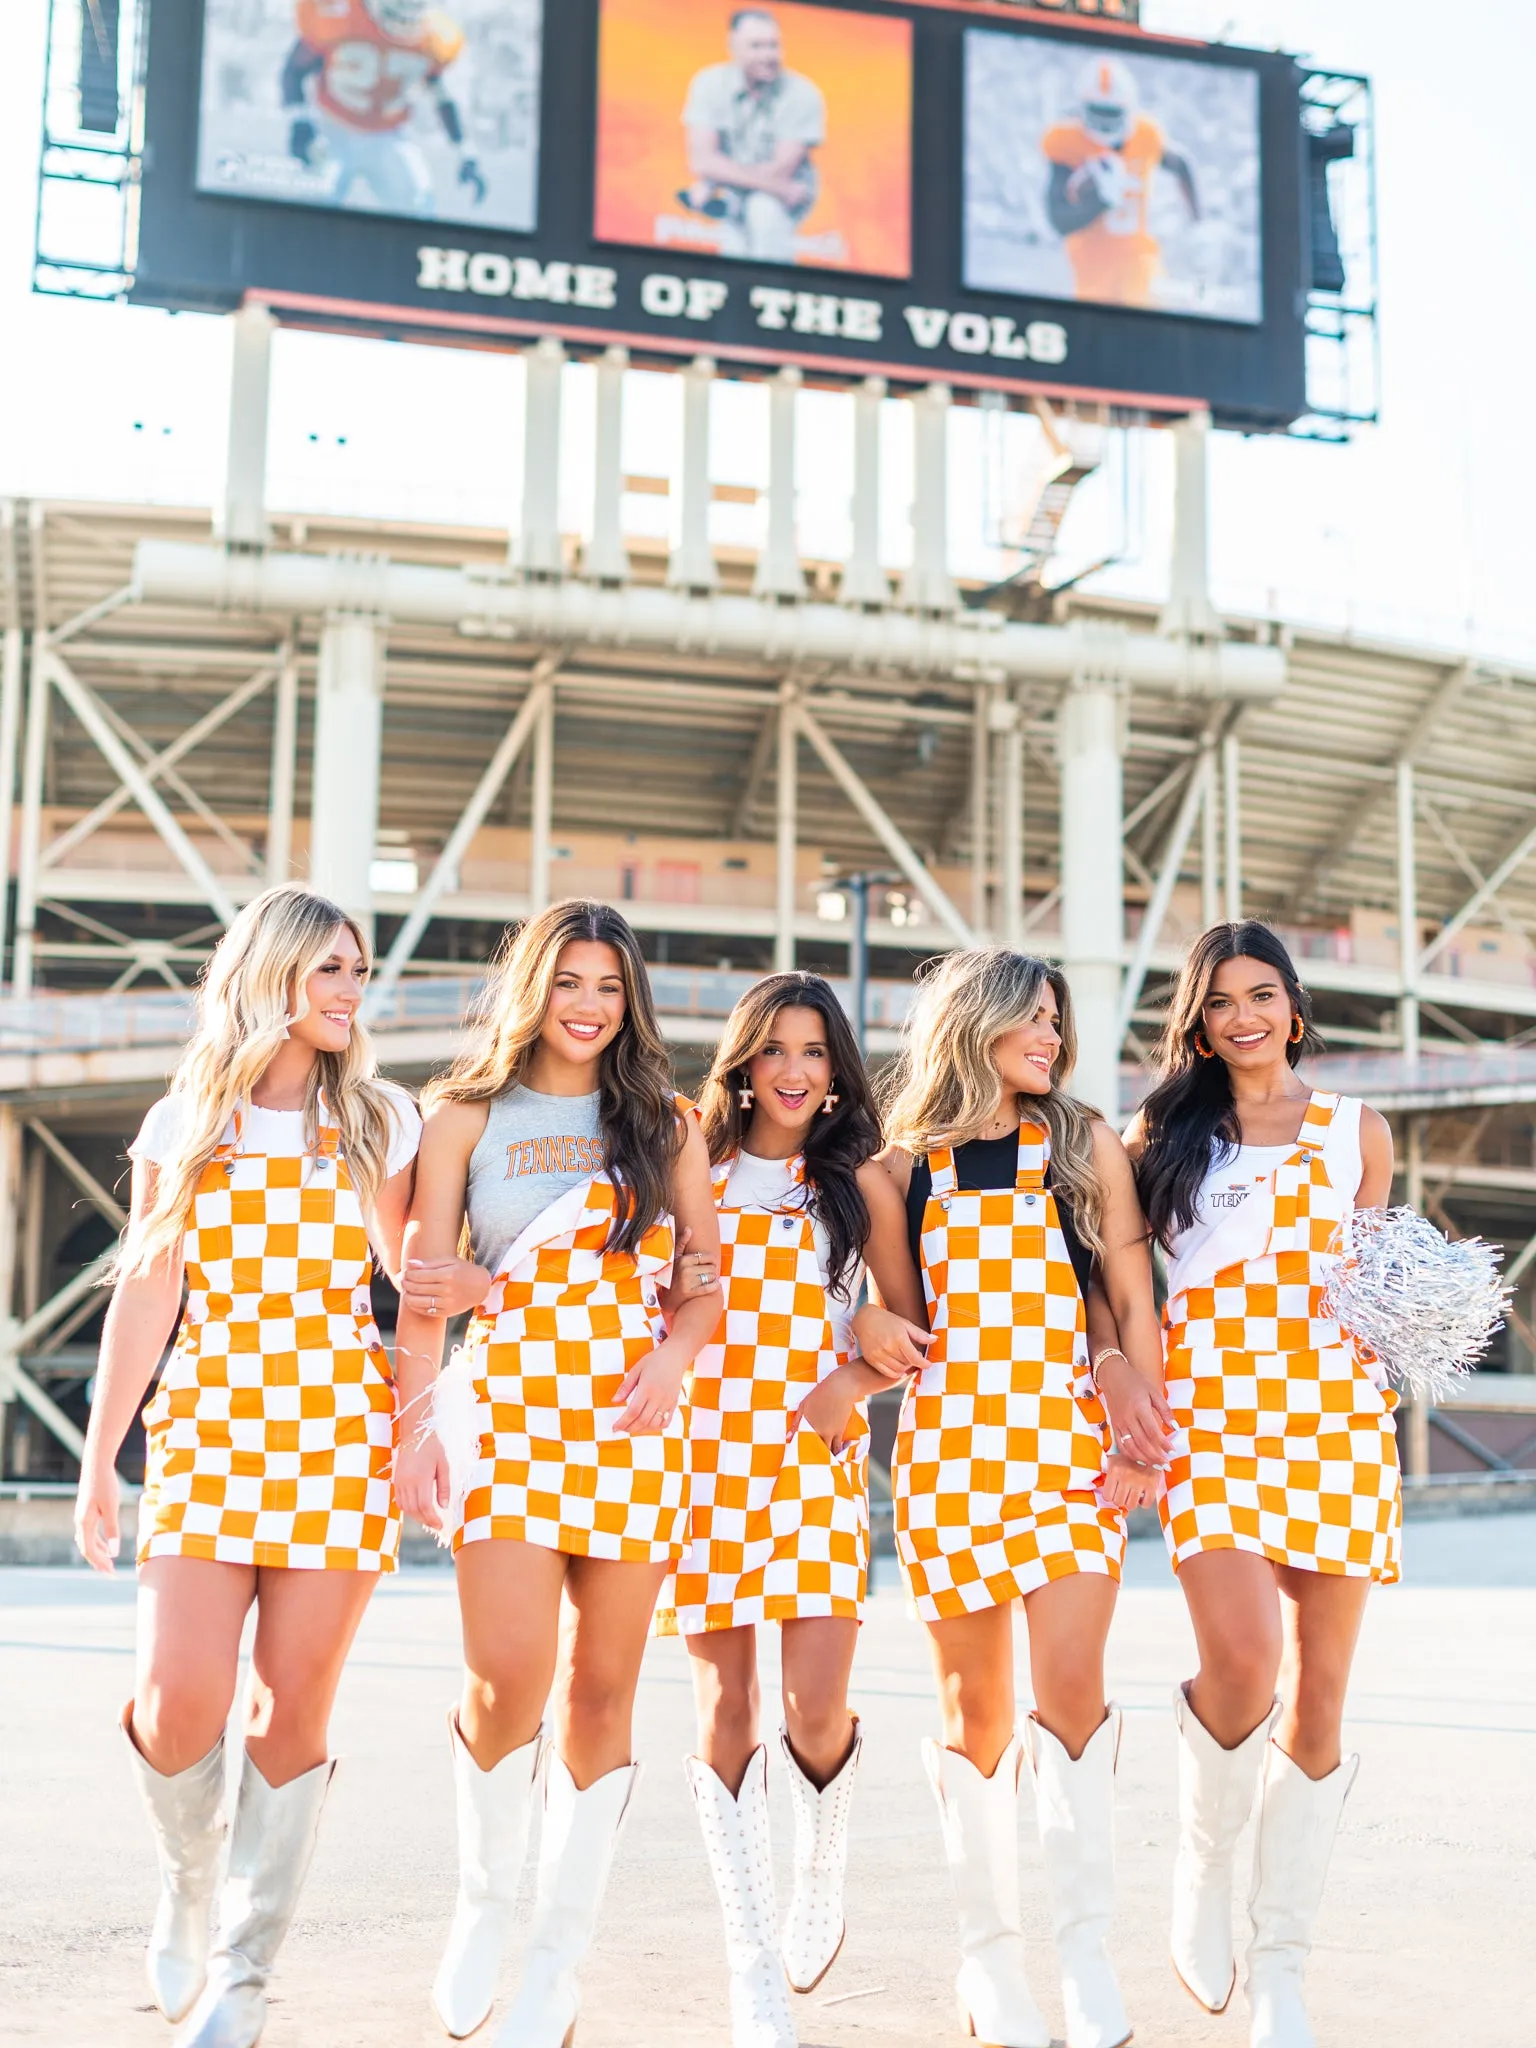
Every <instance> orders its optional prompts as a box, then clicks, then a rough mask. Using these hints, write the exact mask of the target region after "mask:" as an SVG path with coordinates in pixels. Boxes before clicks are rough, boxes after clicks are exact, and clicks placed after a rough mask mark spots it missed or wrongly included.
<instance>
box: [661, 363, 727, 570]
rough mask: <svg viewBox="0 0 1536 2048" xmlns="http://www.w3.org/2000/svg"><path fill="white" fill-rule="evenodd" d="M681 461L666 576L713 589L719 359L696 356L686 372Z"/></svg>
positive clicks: (684, 377)
mask: <svg viewBox="0 0 1536 2048" xmlns="http://www.w3.org/2000/svg"><path fill="white" fill-rule="evenodd" d="M682 379H683V462H682V477H681V480H680V487H679V492H678V508H677V531H676V544H675V545H674V547H673V549H672V559H671V561H670V562H669V564H668V566H667V581H668V583H670V584H671V585H672V586H673V588H674V589H678V590H713V589H714V587H715V585H716V584H717V583H718V582H719V580H720V578H719V572H718V571H717V570H716V568H715V556H714V550H713V549H712V548H711V547H710V544H709V505H710V496H711V491H712V485H711V481H710V474H709V401H710V394H711V392H712V391H713V389H714V382H715V365H714V362H713V360H712V359H711V358H710V357H709V356H697V357H695V359H694V360H693V361H692V362H691V363H690V364H689V365H688V367H687V369H686V370H684V371H683V372H682Z"/></svg>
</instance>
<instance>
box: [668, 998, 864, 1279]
mask: <svg viewBox="0 0 1536 2048" xmlns="http://www.w3.org/2000/svg"><path fill="white" fill-rule="evenodd" d="M800 1009H804V1010H814V1011H815V1012H816V1014H817V1016H818V1017H820V1019H821V1026H822V1031H823V1033H824V1035H825V1037H826V1041H827V1053H828V1056H829V1058H830V1059H831V1062H832V1075H833V1079H832V1089H833V1091H834V1092H835V1094H836V1096H837V1103H836V1106H835V1107H834V1109H833V1110H832V1112H831V1114H830V1115H828V1116H823V1115H820V1114H818V1115H816V1116H813V1117H812V1118H811V1128H810V1130H809V1131H808V1132H807V1133H806V1139H805V1146H804V1156H805V1179H806V1186H807V1187H808V1188H809V1190H810V1198H811V1204H812V1207H813V1208H814V1209H815V1212H816V1215H817V1218H818V1220H819V1221H820V1222H821V1223H822V1224H823V1225H825V1227H826V1232H827V1240H828V1244H829V1247H830V1250H831V1260H830V1267H831V1270H830V1271H829V1272H828V1274H827V1281H828V1284H829V1285H830V1287H831V1288H832V1291H833V1292H834V1293H836V1294H842V1293H845V1292H846V1290H847V1286H848V1283H849V1281H850V1280H851V1279H852V1277H853V1274H854V1271H855V1269H856V1268H857V1266H858V1262H859V1260H860V1258H861V1257H862V1256H863V1252H864V1246H865V1244H866V1242H867V1241H868V1238H869V1209H868V1206H867V1204H866V1203H865V1200H864V1195H863V1192H862V1190H861V1189H860V1187H859V1179H858V1175H859V1168H860V1167H861V1166H863V1165H864V1163H865V1161H866V1160H870V1159H873V1158H874V1156H875V1154H876V1153H877V1152H878V1151H879V1150H880V1119H879V1117H878V1115H877V1114H876V1112H875V1102H874V1095H873V1092H872V1091H871V1088H870V1085H869V1075H868V1073H867V1071H866V1070H865V1066H864V1055H863V1054H862V1053H861V1052H860V1051H859V1047H858V1041H857V1040H856V1039H855V1037H854V1035H853V1027H852V1026H851V1025H850V1024H849V1022H848V1019H847V1017H846V1016H845V1015H844V1014H843V1006H842V1004H841V1003H840V1002H839V1001H838V1000H837V997H836V996H835V995H834V994H833V992H832V988H831V985H830V983H828V982H826V981H823V980H822V978H821V976H820V975H819V974H800V973H794V974H770V975H768V976H767V977H766V978H765V979H764V980H762V981H758V982H754V983H753V985H752V987H751V988H749V989H748V990H747V992H746V994H745V995H744V996H743V997H742V998H741V1000H740V1001H739V1002H738V1003H737V1005H736V1007H735V1008H734V1009H733V1010H732V1012H731V1014H730V1016H729V1017H727V1019H726V1020H725V1032H724V1035H723V1036H722V1038H721V1040H720V1046H719V1050H718V1051H717V1052H716V1054H715V1061H714V1065H713V1066H712V1067H711V1068H710V1070H709V1078H708V1079H707V1080H706V1081H705V1083H704V1088H703V1092H702V1094H701V1095H700V1096H699V1113H700V1115H701V1116H702V1117H703V1120H704V1137H705V1141H706V1142H707V1144H708V1146H709V1156H710V1160H711V1162H712V1163H714V1164H717V1165H718V1163H719V1162H720V1161H721V1160H722V1159H728V1158H730V1156H731V1154H732V1153H734V1152H736V1151H738V1150H739V1149H740V1146H741V1141H742V1137H743V1135H744V1133H745V1131H746V1128H747V1125H748V1124H749V1123H750V1122H751V1120H752V1112H751V1110H750V1109H743V1108H742V1106H741V1101H740V1094H739V1091H740V1090H741V1089H742V1088H743V1087H745V1086H746V1081H747V1069H748V1067H749V1066H750V1064H751V1062H752V1061H753V1060H754V1059H756V1057H757V1055H758V1054H759V1053H760V1052H761V1051H762V1050H763V1048H764V1046H766V1045H768V1044H769V1043H770V1042H771V1041H772V1039H773V1036H774V1032H775V1029H776V1028H777V1025H778V1020H779V1013H780V1011H781V1010H800Z"/></svg>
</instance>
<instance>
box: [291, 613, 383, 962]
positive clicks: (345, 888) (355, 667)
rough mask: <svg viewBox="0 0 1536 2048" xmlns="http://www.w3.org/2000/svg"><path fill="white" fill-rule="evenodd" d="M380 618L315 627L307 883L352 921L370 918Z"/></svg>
mask: <svg viewBox="0 0 1536 2048" xmlns="http://www.w3.org/2000/svg"><path fill="white" fill-rule="evenodd" d="M384 642H385V628H384V622H383V620H382V619H379V618H375V617H371V616H370V615H368V614H367V613H362V612H333V613H331V614H330V616H329V617H328V618H327V619H326V621H325V624H324V626H322V628H321V630H320V666H319V673H318V675H317V677H316V681H315V743H314V756H313V761H312V764H311V768H310V811H309V885H310V887H311V888H312V889H314V890H316V891H317V892H318V893H319V894H320V895H322V896H329V897H331V898H332V899H333V900H334V901H335V902H336V903H338V904H339V905H340V906H341V908H342V909H343V910H345V911H348V912H349V913H350V914H351V915H352V916H353V917H357V918H360V919H362V920H363V921H364V922H365V923H369V924H371V922H372V919H373V883H372V869H373V854H374V845H375V842H376V841H377V838H378V830H379V753H380V746H381V743H382V739H383V726H384Z"/></svg>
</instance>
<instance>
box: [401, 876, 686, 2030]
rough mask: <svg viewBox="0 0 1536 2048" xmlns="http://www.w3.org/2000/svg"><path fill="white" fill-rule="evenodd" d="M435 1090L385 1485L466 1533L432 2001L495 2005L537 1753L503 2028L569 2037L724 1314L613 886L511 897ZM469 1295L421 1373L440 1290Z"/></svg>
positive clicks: (641, 970)
mask: <svg viewBox="0 0 1536 2048" xmlns="http://www.w3.org/2000/svg"><path fill="white" fill-rule="evenodd" d="M427 1099H428V1105H429V1107H428V1114H427V1122H426V1129H425V1131H424V1132H423V1136H422V1155H421V1160H420V1164H419V1169H418V1174H417V1182H416V1197H415V1201H414V1204H413V1207H412V1211H411V1221H410V1226H409V1231H408V1236H407V1248H408V1250H409V1251H410V1252H411V1253H412V1255H413V1257H414V1259H415V1261H416V1262H417V1263H414V1264H412V1265H411V1266H410V1267H409V1268H408V1269H407V1279H406V1285H405V1293H404V1300H403V1306H402V1310H401V1317H400V1333H399V1346H398V1372H399V1378H400V1386H401V1392H402V1396H403V1398H404V1400H405V1402H406V1403H407V1404H409V1403H411V1402H414V1401H418V1400H421V1401H424V1397H426V1396H427V1395H429V1394H430V1395H432V1396H433V1398H432V1405H431V1407H430V1409H428V1410H427V1411H426V1413H425V1414H423V1413H422V1411H421V1410H418V1411H417V1418H418V1419H417V1420H416V1422H415V1423H414V1424H413V1425H411V1424H408V1426H407V1429H406V1431H405V1434H404V1441H403V1443H402V1448H401V1452H400V1457H399V1461H398V1467H397V1485H398V1488H399V1494H400V1502H401V1506H402V1507H403V1508H404V1509H405V1510H406V1511H407V1512H408V1513H412V1514H415V1515H417V1516H419V1517H420V1518H421V1520H423V1521H424V1522H426V1523H428V1524H429V1525H430V1526H434V1527H444V1525H446V1533H451V1536H452V1542H453V1547H454V1553H455V1563H456V1566H457V1570H458V1586H459V1604H460V1608H461V1610H462V1619H463V1632H464V1661H465V1665H466V1672H465V1681H464V1689H463V1694H462V1697H461V1699H460V1702H459V1705H458V1707H457V1709H456V1710H455V1711H454V1712H453V1713H452V1714H451V1715H450V1717H449V1733H450V1737H451V1742H452V1749H453V1763H454V1779H455V1786H456V1791H457V1807H458V1820H459V1892H458V1903H457V1907H456V1910H455V1914H454V1921H453V1927H452V1931H451V1933H450V1935H449V1938H448V1947H447V1951H446V1953H445V1954H444V1957H443V1960H442V1964H441V1966H440V1968H439V1970H438V1973H437V1978H436V1982H435V1984H434V1986H433V2002H434V2004H435V2005H436V2007H437V2011H438V2015H439V2017H440V2018H441V2020H442V2021H443V2024H444V2026H445V2027H446V2028H447V2030H448V2032H449V2033H450V2034H451V2035H453V2036H454V2037H455V2038H461V2037H463V2036H465V2035H468V2034H472V2033H473V2032H475V2030H476V2029H477V2028H478V2027H479V2026H481V2025H482V2024H483V2022H484V2021H485V2018H486V2016H487V2014H488V2013H489V2011H490V2009H491V2004H492V2001H493V2000H494V1998H495V1994H496V1980H497V1974H498V1970H499V1967H500V1962H501V1951H502V1946H503V1941H504V1938H505V1935H506V1932H507V1925H508V1921H509V1918H510V1914H511V1907H512V1901H513V1896H514V1894H515V1892H516V1890H517V1883H518V1877H519V1873H520V1871H521V1868H522V1863H523V1856H524V1851H525V1849H526V1846H527V1840H528V1825H529V1810H530V1807H531V1805H532V1801H533V1797H534V1787H535V1784H536V1783H537V1782H538V1781H539V1779H540V1777H541V1776H542V1786H543V1826H542V1834H541V1840H540V1850H539V1875H538V1889H537V1898H536V1902H535V1906H534V1911H533V1920H532V1926H531V1928H530V1931H529V1940H528V1947H527V1952H526V1956H525V1961H524V1967H523V1981H522V1985H521V1987H520V1989H519V1992H518V1995H517V1997H516V1999H515V2000H514V2002H513V2004H512V2006H511V2008H510V2010H509V2012H508V2015H507V2018H506V2020H505V2022H504V2024H503V2027H502V2030H501V2032H500V2034H499V2035H498V2037H497V2038H498V2040H499V2041H504V2042H507V2043H509V2044H512V2043H515V2044H517V2048H562V2044H564V2043H566V2042H568V2041H569V2040H570V2038H571V2036H572V2034H573V2033H574V2031H575V2026H576V2016H577V2011H578V2007H579V2004H580V1997H579V1990H578V1984H577V1973H578V1970H579V1967H580V1964H581V1961H582V1959H583V1957H584V1956H585V1954H586V1951H587V1949H588V1947H589V1946H590V1943H591V1940H592V1937H593V1934H594V1932H595V1929H596V1925H597V1918H598V1912H599V1909H600V1906H601V1903H602V1897H603V1891H604V1888H605V1886H606V1883H607V1879H608V1872H609V1867H610V1865H611V1863H612V1859H613V1852H614V1845H615V1842H616V1840H617V1837H618V1832H619V1828H620V1825H621V1823H622V1821H623V1819H624V1816H625V1813H626V1811H627V1810H628V1807H629V1805H630V1802H631V1798H632V1795H633V1791H634V1785H635V1779H636V1777H637V1775H638V1766H636V1765H635V1764H634V1763H633V1762H632V1760H631V1755H630V1742H631V1719H632V1715H633V1707H634V1696H635V1689H636V1686H637V1684H638V1683H639V1677H640V1661H641V1657H642V1655H643V1653H644V1649H645V1643H646V1638H647V1634H648V1632H649V1629H650V1625H651V1617H652V1614H653V1611H654V1609H655V1606H656V1599H657V1595H658V1593H659V1592H660V1590H661V1585H662V1581H663V1579H664V1578H665V1576H666V1573H667V1570H668V1567H669V1566H671V1565H672V1564H674V1563H675V1562H676V1560H677V1558H678V1557H679V1555H680V1554H681V1552H682V1550H683V1547H684V1544H685V1542H686V1539H687V1465H686V1454H687V1447H686V1443H685V1438H684V1412H683V1400H682V1395H683V1381H684V1378H685V1375H686V1374H687V1372H688V1369H689V1367H690V1366H691V1365H692V1363H693V1360H694V1357H695V1355H696V1353H697V1352H698V1351H699V1349H700V1347H701V1346H702V1345H703V1344H704V1343H705V1341H706V1340H707V1339H708V1338H709V1337H710V1336H711V1334H712V1333H713V1331H714V1328H715V1325H716V1323H717V1322H718V1321H719V1317H720V1291H719V1288H718V1286H717V1285H716V1283H715V1279H714V1261H715V1260H716V1259H717V1257H718V1250H719V1235H718V1230H717V1227H716V1222H715V1207H714V1201H713V1198H712V1194H711V1189H710V1175H709V1158H708V1154H707V1152H706V1151H705V1146H704V1139H703V1135H702V1133H701V1132H700V1130H699V1127H698V1122H697V1119H696V1118H695V1117H694V1116H693V1115H692V1113H691V1110H690V1106H689V1105H687V1104H685V1103H683V1102H682V1101H681V1098H679V1097H677V1096H675V1095H674V1094H673V1091H672V1083H671V1077H670V1062H669V1060H668V1057H667V1049H666V1046H665V1044H664V1042H663V1040H662V1037H661V1033H660V1030H659V1029H658V1026H657V1022H656V1013H655V1009H654V1007H653V1004H652V1000H651V990H650V982H649V979H648V977H647V974H646V968H645V961H644V958H643V956H642V955H641V952H640V947H639V943H638V942H637V940H636V938H635V935H634V933H633V932H632V931H631V930H630V927H629V926H628V924H626V923H625V921H624V919H623V918H622V917H621V916H620V915H619V914H618V912H617V911H615V910H611V909H609V908H608V906H607V905H606V904H601V903H586V902H570V903H561V904H557V905H555V906H553V907H552V908H551V909H549V910H546V911H544V912H542V913H541V914H540V915H539V916H537V917H535V918H533V919H531V920H530V921H529V922H528V923H527V924H526V925H524V926H523V928H522V930H521V931H520V932H519V933H518V934H517V936H516V938H515V939H514V940H513V941H512V943H511V944H510V946H509V947H508V948H507V950H506V952H505V954H504V956H503V958H502V960H501V961H500V963H499V965H498V967H497V970H496V972H495V974H494V975H493V978H492V983H491V987H490V990H489V993H488V996H487V1000H486V1007H485V1011H484V1016H483V1029H482V1030H481V1031H480V1032H479V1033H478V1034H477V1036H476V1039H475V1042H474V1043H473V1044H472V1045H471V1047H470V1048H469V1049H468V1050H467V1051H466V1052H465V1053H464V1054H463V1055H462V1056H461V1058H460V1059H459V1060H458V1062H457V1063H456V1064H455V1066H454V1067H453V1069H452V1070H451V1071H450V1073H449V1074H448V1075H447V1076H446V1077H445V1078H444V1079H443V1080H442V1081H440V1082H437V1083H435V1084H434V1086H433V1087H432V1088H431V1089H430V1090H429V1092H428V1098H427ZM466 1225H467V1228H468V1236H469V1246H468V1249H469V1250H470V1251H471V1252H472V1254H473V1257H472V1259H460V1258H459V1257H458V1256H457V1253H458V1251H459V1245H460V1236H461V1233H462V1232H463V1230H464V1228H465V1226H466ZM679 1232H680V1233H683V1234H684V1235H685V1236H686V1237H690V1238H691V1240H692V1243H693V1246H694V1251H695V1255H696V1256H695V1259H694V1261H693V1262H692V1263H691V1264H690V1266H689V1267H688V1268H687V1269H686V1272H685V1274H684V1275H683V1276H682V1277H681V1278H680V1281H679V1284H678V1288H677V1290H676V1291H677V1293H678V1297H679V1298H678V1300H677V1303H676V1307H675V1310H674V1312H673V1314H672V1316H671V1326H670V1329H669V1328H668V1327H667V1326H666V1324H665V1323H664V1321H663V1317H662V1308H661V1300H660V1296H659V1293H658V1289H659V1288H660V1287H661V1286H663V1285H664V1284H665V1283H666V1282H667V1280H668V1277H669V1275H670V1273H671V1270H672V1267H673V1262H674V1254H675V1251H676V1244H677V1239H676V1233H679ZM469 1302H477V1303H478V1304H479V1305H478V1307H477V1309H476V1313H475V1315H474V1317H473V1319H472V1320H471V1323H470V1326H469V1333H468V1335H467V1337H466V1339H465V1343H464V1347H463V1350H462V1352H461V1353H460V1354H459V1356H458V1357H457V1358H456V1359H455V1361H454V1362H453V1364H451V1365H450V1366H449V1367H448V1368H447V1369H446V1371H445V1372H444V1374H443V1377H442V1380H441V1382H440V1383H439V1384H438V1386H437V1387H436V1389H435V1391H434V1387H433V1380H434V1374H435V1373H436V1370H437V1365H438V1359H439V1356H440V1354H441V1350H442V1331H443V1320H444V1317H445V1316H446V1315H450V1314H453V1313H455V1312H456V1311H457V1310H458V1309H460V1308H461V1307H463V1306H465V1305H467V1303H469ZM453 1416H457V1418H458V1422H459V1427H458V1428H457V1429H456V1428H455V1427H453V1425H452V1422H451V1421H450V1417H453ZM466 1425H467V1427H466ZM466 1439H467V1440H466ZM562 1606H564V1607H565V1608H566V1609H567V1610H568V1617H569V1618H568V1622H567V1625H566V1628H565V1630H564V1631H563V1632H562V1627H561V1611H562ZM557 1661H558V1663H559V1667H560V1668H559V1671H558V1674H557V1670H556V1666H557ZM552 1690H553V1691H554V1693H555V1698H556V1710H555V1716H554V1727H553V1730H552V1732H551V1739H550V1740H549V1741H548V1743H547V1744H545V1743H543V1742H542V1737H543V1732H544V1730H543V1721H544V1711H545V1706H546V1702H547V1701H548V1699H549V1697H550V1694H551V1691H552Z"/></svg>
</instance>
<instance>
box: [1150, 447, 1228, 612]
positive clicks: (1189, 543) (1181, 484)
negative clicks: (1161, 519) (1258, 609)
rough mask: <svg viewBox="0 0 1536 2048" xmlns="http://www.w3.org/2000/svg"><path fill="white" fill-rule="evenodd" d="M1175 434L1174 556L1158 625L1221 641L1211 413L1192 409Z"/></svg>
mask: <svg viewBox="0 0 1536 2048" xmlns="http://www.w3.org/2000/svg"><path fill="white" fill-rule="evenodd" d="M1172 433H1173V447H1174V486H1173V560H1172V563H1171V564H1170V568H1169V575H1168V602H1167V604H1165V605H1164V607H1163V614H1162V617H1161V618H1160V619H1159V620H1158V626H1157V630H1158V631H1159V632H1160V633H1163V634H1166V635H1168V636H1169V637H1170V638H1173V639H1179V640H1220V639H1221V638H1222V637H1223V636H1224V634H1225V633H1226V630H1227V629H1226V626H1225V624H1224V623H1223V621H1222V617H1221V614H1220V613H1219V612H1218V611H1217V609H1216V607H1215V606H1214V605H1213V604H1212V603H1211V568H1210V552H1211V551H1210V490H1211V480H1210V438H1211V416H1210V414H1209V413H1208V412H1205V411H1201V412H1192V413H1190V414H1189V416H1188V418H1187V419H1182V420H1179V421H1178V422H1177V423H1176V424H1175V425H1174V427H1173V429H1172Z"/></svg>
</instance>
